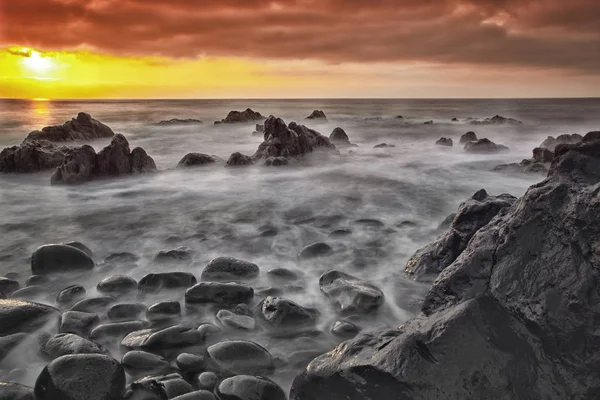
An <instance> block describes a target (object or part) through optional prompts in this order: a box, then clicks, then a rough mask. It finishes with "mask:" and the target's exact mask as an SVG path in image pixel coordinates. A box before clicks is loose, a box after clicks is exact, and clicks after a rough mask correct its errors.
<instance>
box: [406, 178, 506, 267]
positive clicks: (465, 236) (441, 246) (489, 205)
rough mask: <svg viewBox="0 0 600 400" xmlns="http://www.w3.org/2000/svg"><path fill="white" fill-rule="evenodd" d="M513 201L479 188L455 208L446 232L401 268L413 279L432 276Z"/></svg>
mask: <svg viewBox="0 0 600 400" xmlns="http://www.w3.org/2000/svg"><path fill="white" fill-rule="evenodd" d="M516 200H517V198H516V197H514V196H511V195H510V194H501V195H498V196H490V195H488V194H487V192H486V191H485V190H483V189H481V190H479V191H478V192H477V193H475V194H474V195H473V196H472V197H471V198H470V199H467V200H466V201H465V202H463V203H462V204H461V205H460V206H459V207H458V211H457V213H456V215H455V216H454V218H453V219H452V222H451V225H450V227H449V228H448V230H447V231H446V232H444V233H443V234H442V235H441V236H440V237H438V238H437V239H436V241H435V242H432V243H430V244H428V245H426V246H425V247H423V248H421V249H419V250H417V252H416V253H415V254H413V256H412V257H411V258H410V259H409V260H408V262H407V263H406V268H405V269H404V271H405V272H406V274H407V275H409V276H411V277H413V278H415V279H434V278H435V276H437V274H439V273H440V272H441V271H443V270H444V269H445V268H446V267H448V266H449V265H450V264H452V263H453V262H454V260H456V259H457V258H458V256H459V255H460V254H461V253H462V252H463V251H464V250H465V248H466V247H467V244H468V243H469V241H470V240H471V238H472V237H473V235H475V233H476V232H477V231H478V230H479V229H481V228H482V227H484V226H485V225H487V224H488V223H489V222H490V221H491V220H492V218H494V217H495V216H496V215H498V213H500V212H501V211H502V210H503V209H507V208H509V207H510V206H512V205H513V204H514V203H515V201H516Z"/></svg>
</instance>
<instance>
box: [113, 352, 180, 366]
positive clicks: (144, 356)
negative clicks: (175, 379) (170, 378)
mask: <svg viewBox="0 0 600 400" xmlns="http://www.w3.org/2000/svg"><path fill="white" fill-rule="evenodd" d="M121 364H123V366H124V367H125V368H131V369H136V370H146V371H156V370H160V369H164V368H167V367H168V366H169V362H168V361H167V360H165V359H164V358H163V357H161V356H158V355H156V354H152V353H148V352H146V351H141V350H132V351H128V352H127V353H125V354H124V355H123V359H122V360H121Z"/></svg>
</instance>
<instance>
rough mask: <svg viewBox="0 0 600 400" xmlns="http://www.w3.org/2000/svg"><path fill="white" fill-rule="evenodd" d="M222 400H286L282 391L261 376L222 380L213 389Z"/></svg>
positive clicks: (234, 377)
mask: <svg viewBox="0 0 600 400" xmlns="http://www.w3.org/2000/svg"><path fill="white" fill-rule="evenodd" d="M215 394H216V395H217V397H218V398H219V399H222V400H286V399H287V397H286V395H285V392H284V391H283V389H281V388H280V387H279V386H278V385H277V384H276V383H275V382H273V381H272V380H270V379H268V378H264V377H262V376H250V375H237V376H233V377H231V378H227V379H225V380H223V381H222V382H221V383H220V384H219V386H218V387H217V388H216V389H215Z"/></svg>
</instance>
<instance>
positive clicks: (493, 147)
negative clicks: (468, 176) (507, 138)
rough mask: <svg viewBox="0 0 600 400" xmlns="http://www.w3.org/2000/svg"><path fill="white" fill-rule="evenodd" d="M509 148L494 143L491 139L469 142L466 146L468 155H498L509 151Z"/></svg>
mask: <svg viewBox="0 0 600 400" xmlns="http://www.w3.org/2000/svg"><path fill="white" fill-rule="evenodd" d="M508 150H509V148H508V147H506V146H504V145H501V144H496V143H494V142H492V141H491V140H490V139H485V138H484V139H479V140H477V141H476V142H468V143H466V144H465V151H466V152H467V153H498V152H501V151H508Z"/></svg>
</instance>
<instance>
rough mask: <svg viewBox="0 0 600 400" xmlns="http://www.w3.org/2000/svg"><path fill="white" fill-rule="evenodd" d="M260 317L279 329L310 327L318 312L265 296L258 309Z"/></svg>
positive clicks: (282, 299) (289, 301)
mask: <svg viewBox="0 0 600 400" xmlns="http://www.w3.org/2000/svg"><path fill="white" fill-rule="evenodd" d="M260 312H261V315H262V317H263V318H264V319H265V321H267V322H268V323H269V324H270V325H272V326H275V327H281V328H290V327H302V326H307V325H308V326H310V325H313V324H315V323H316V320H317V317H318V315H319V312H318V311H316V310H314V309H308V308H305V307H302V306H301V305H299V304H297V303H294V302H293V301H291V300H287V299H284V298H281V297H271V296H267V298H266V299H264V300H263V301H262V305H261V307H260Z"/></svg>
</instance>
